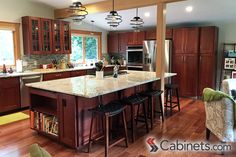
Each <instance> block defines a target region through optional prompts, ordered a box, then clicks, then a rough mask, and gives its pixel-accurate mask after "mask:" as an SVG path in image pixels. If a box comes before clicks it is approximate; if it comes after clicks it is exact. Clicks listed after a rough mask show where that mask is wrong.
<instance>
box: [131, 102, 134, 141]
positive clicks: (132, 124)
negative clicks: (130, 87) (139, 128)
mask: <svg viewBox="0 0 236 157" xmlns="http://www.w3.org/2000/svg"><path fill="white" fill-rule="evenodd" d="M131 138H132V142H134V141H135V137H134V105H131Z"/></svg>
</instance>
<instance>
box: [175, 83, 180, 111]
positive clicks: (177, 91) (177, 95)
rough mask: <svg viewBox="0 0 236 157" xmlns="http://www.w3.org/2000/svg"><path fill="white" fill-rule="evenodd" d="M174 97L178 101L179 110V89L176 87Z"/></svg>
mask: <svg viewBox="0 0 236 157" xmlns="http://www.w3.org/2000/svg"><path fill="white" fill-rule="evenodd" d="M176 97H177V103H178V109H179V111H180V104H179V89H178V88H176Z"/></svg>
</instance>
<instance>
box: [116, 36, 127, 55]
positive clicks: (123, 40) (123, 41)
mask: <svg viewBox="0 0 236 157" xmlns="http://www.w3.org/2000/svg"><path fill="white" fill-rule="evenodd" d="M127 44H128V35H127V33H119V39H118V45H119V53H126V47H127Z"/></svg>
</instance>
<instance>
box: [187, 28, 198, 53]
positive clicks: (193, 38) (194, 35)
mask: <svg viewBox="0 0 236 157" xmlns="http://www.w3.org/2000/svg"><path fill="white" fill-rule="evenodd" d="M184 36H185V37H184V50H185V53H189V54H193V53H194V54H197V53H198V52H199V28H184Z"/></svg>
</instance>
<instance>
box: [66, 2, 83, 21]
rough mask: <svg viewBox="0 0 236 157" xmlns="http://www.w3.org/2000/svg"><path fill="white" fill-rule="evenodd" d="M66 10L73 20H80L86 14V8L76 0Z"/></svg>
mask: <svg viewBox="0 0 236 157" xmlns="http://www.w3.org/2000/svg"><path fill="white" fill-rule="evenodd" d="M68 12H69V13H70V14H71V15H70V17H72V20H73V21H74V22H80V21H82V20H83V19H85V18H86V15H88V12H87V11H86V8H85V7H84V6H83V5H82V3H81V2H78V1H77V2H73V3H72V5H71V6H69V9H68Z"/></svg>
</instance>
